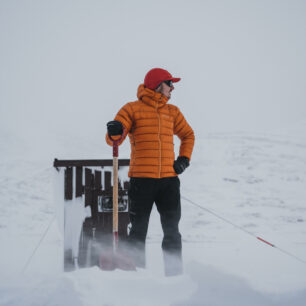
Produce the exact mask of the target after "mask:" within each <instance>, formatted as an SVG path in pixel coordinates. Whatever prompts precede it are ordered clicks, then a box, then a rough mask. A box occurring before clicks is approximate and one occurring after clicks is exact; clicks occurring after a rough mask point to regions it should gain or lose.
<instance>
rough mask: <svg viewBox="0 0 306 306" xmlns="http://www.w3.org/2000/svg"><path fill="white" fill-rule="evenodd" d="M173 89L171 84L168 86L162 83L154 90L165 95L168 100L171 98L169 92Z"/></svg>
mask: <svg viewBox="0 0 306 306" xmlns="http://www.w3.org/2000/svg"><path fill="white" fill-rule="evenodd" d="M173 89H174V86H173V84H172V85H171V86H168V85H167V84H166V83H164V82H162V83H161V84H160V86H159V87H158V88H157V89H156V92H160V93H162V94H163V95H165V96H166V97H167V98H168V99H170V98H171V91H172V90H173Z"/></svg>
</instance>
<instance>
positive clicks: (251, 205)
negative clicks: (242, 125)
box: [0, 132, 306, 306]
mask: <svg viewBox="0 0 306 306" xmlns="http://www.w3.org/2000/svg"><path fill="white" fill-rule="evenodd" d="M292 135H295V136H294V137H293V136H292ZM304 135H305V133H303V132H302V133H300V134H299V135H298V133H294V134H290V133H289V134H287V135H285V136H279V135H273V134H250V133H249V134H247V133H245V134H242V133H235V134H234V133H232V134H226V133H224V134H214V135H207V136H206V137H205V138H203V139H197V143H196V148H195V152H194V155H193V160H192V166H191V167H190V168H189V169H187V171H186V173H184V175H182V176H181V186H182V195H183V196H184V197H186V198H188V199H190V200H192V201H194V202H196V203H197V204H198V205H201V206H202V207H204V208H206V209H210V210H212V211H213V212H214V213H216V214H218V215H219V216H221V217H223V218H225V219H227V220H229V221H231V222H233V223H234V224H236V225H237V226H240V227H242V228H243V229H244V230H246V231H248V232H250V233H251V234H254V235H255V236H260V237H262V238H263V239H265V240H268V241H269V242H271V243H273V244H275V245H276V246H277V247H279V248H281V249H283V250H285V251H288V252H290V253H292V254H294V255H295V256H297V257H299V258H301V259H302V260H304V261H306V188H305V186H306V185H305V184H306V137H304ZM4 140H5V139H4ZM5 143H8V142H7V139H6V142H5ZM12 146H13V145H12ZM14 146H15V145H14ZM1 147H2V148H4V147H5V146H4V143H3V142H2V143H1ZM1 152H4V153H2V156H1V161H0V171H1V172H0V173H1V175H0V186H1V188H0V207H1V210H0V240H1V245H2V248H1V252H0V270H1V276H0V305H10V306H13V305H14V306H15V305H24V306H28V305H75V306H78V305H86V306H87V305H93V306H94V305H209V306H211V305H233V306H240V305H241V306H242V305H243V306H245V305H305V303H306V264H305V263H302V262H300V261H298V260H296V259H295V258H293V257H290V256H288V255H286V254H284V253H283V252H281V251H279V250H278V249H276V248H272V247H270V246H268V245H266V244H264V243H262V242H260V241H258V240H257V239H256V238H255V237H252V236H251V235H248V234H246V233H245V232H243V231H242V230H239V229H237V228H235V227H234V226H232V225H230V224H228V223H226V222H224V221H222V220H220V219H218V218H216V216H214V215H212V214H209V213H208V212H207V211H205V210H202V209H200V208H199V207H196V206H194V205H192V204H190V203H189V202H187V201H186V200H182V220H181V227H180V228H181V232H182V236H183V248H184V249H183V251H184V262H185V267H184V268H185V273H184V275H182V276H179V277H173V278H165V277H164V276H163V268H162V257H161V250H160V242H161V239H162V232H161V228H160V224H159V218H158V213H157V212H156V210H154V211H153V213H152V218H151V223H150V228H149V236H148V247H147V250H148V252H147V253H148V268H147V269H146V270H139V271H137V273H135V272H123V271H115V272H104V271H101V270H99V269H98V268H97V267H93V268H90V269H82V270H78V271H75V272H71V273H63V272H62V236H61V233H60V231H59V227H58V222H57V219H56V217H55V205H54V201H53V174H54V169H53V168H52V162H53V160H52V159H49V158H48V159H45V160H43V159H42V160H40V161H37V160H36V161H35V160H34V159H31V158H20V157H19V158H17V157H15V156H16V155H13V154H10V151H9V150H2V151H1ZM54 157H56V156H54ZM57 157H58V156H57ZM81 158H83V156H81ZM50 224H51V226H50V228H49V230H48V232H47V234H46V236H45V237H44V239H43V240H42V242H41V244H40V247H39V248H38V249H37V251H36V253H35V254H34V256H33V258H32V259H31V261H30V262H29V264H28V265H27V266H26V264H27V263H28V259H29V258H30V256H31V255H32V253H33V250H34V249H35V247H36V246H37V244H38V242H39V241H40V239H41V238H42V236H43V235H44V233H45V232H46V229H47V228H48V227H49V225H50ZM25 267H26V269H25ZM24 269H25V270H24Z"/></svg>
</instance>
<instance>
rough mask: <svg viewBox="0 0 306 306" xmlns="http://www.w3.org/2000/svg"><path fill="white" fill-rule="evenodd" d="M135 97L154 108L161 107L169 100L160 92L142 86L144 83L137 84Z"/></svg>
mask: <svg viewBox="0 0 306 306" xmlns="http://www.w3.org/2000/svg"><path fill="white" fill-rule="evenodd" d="M137 97H138V99H139V100H140V101H142V102H144V103H145V104H148V105H150V106H153V107H155V108H160V107H163V106H164V105H166V103H167V102H168V100H169V99H168V98H167V97H166V96H165V95H163V94H162V93H159V92H155V91H154V90H151V89H149V88H146V87H144V84H140V85H139V86H138V90H137Z"/></svg>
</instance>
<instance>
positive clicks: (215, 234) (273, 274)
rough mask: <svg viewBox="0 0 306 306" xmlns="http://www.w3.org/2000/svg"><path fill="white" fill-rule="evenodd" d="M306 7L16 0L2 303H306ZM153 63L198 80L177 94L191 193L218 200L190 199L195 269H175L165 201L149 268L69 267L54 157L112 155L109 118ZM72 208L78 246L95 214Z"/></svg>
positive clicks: (4, 66)
mask: <svg viewBox="0 0 306 306" xmlns="http://www.w3.org/2000/svg"><path fill="white" fill-rule="evenodd" d="M305 9H306V3H305V2H303V1H299V0H291V1H287V0H282V1H279V0H271V1H266V0H256V1H241V0H232V1H227V0H218V1H209V0H208V1H191V2H186V1H170V0H169V1H168V0H163V1H161V0H155V1H143V0H130V1H117V2H114V1H106V0H105V1H99V0H89V1H88V0H86V1H84V0H78V1H70V0H65V1H63V0H60V1H59V0H53V1H14V0H3V1H0V41H1V48H0V67H1V69H0V242H1V251H0V305H1V306H2V305H3V306H4V305H5V306H18V305H22V306H30V305H31V306H33V305H37V306H41V305H49V306H55V305H76V306H83V305H84V306H85V305H86V306H87V305H94V306H95V305H99V306H100V305H133V306H134V305H141V306H143V305H188V306H189V305H207V306H212V305H220V306H221V305H222V306H224V305H233V306H245V305H264V306H265V305H267V306H272V305H294V306H299V305H303V306H304V305H306V273H305V272H306V266H305V264H304V263H302V262H301V261H299V260H297V259H296V258H295V257H294V256H296V257H298V258H300V259H302V260H304V261H305V260H306V226H305V224H306V200H305V199H306V188H305V186H306V121H305V118H306V104H305V100H306V95H305V80H306V74H305V73H306V69H305V67H306V66H305V64H306V61H305V59H306V57H305V54H306V44H305V33H304V32H305V26H306V19H305ZM153 67H162V68H166V69H168V70H169V71H170V72H171V73H173V74H174V75H175V76H179V77H182V80H181V82H180V83H178V84H176V86H175V91H174V92H173V93H172V98H171V103H173V104H175V105H177V106H178V107H179V108H180V109H181V110H182V112H183V114H184V116H185V117H186V119H187V120H188V122H190V125H191V126H192V127H193V129H194V131H195V135H196V145H195V150H194V154H193V156H192V162H191V166H190V167H189V168H188V169H187V170H186V172H185V173H184V174H183V175H181V176H180V179H181V193H182V196H183V197H185V198H186V199H189V200H191V201H193V202H194V203H196V204H197V205H199V206H201V207H203V209H201V208H199V207H198V206H195V205H193V204H191V203H190V202H188V201H186V200H184V199H182V219H181V223H180V230H181V233H182V238H183V258H184V274H183V275H181V276H178V277H171V278H166V277H164V275H163V262H162V252H161V246H160V245H161V240H162V230H161V226H160V221H159V216H158V213H157V211H156V209H153V212H152V215H151V219H150V225H149V232H148V239H147V262H148V267H147V269H139V270H137V272H125V271H117V270H116V271H113V272H105V271H101V270H99V269H98V268H97V267H92V268H88V269H80V270H76V271H73V272H68V273H64V272H63V256H64V248H63V238H64V237H63V235H64V232H63V225H64V218H63V215H64V214H63V212H64V209H68V210H69V209H71V207H69V203H66V204H64V203H63V193H62V186H63V176H62V175H59V173H58V172H57V171H56V170H55V169H54V168H53V166H52V163H53V159H54V158H58V159H104V158H108V159H109V158H111V148H110V147H109V146H107V145H106V144H105V141H104V135H105V125H106V122H107V121H109V120H111V119H112V118H113V117H114V115H115V113H116V112H117V111H118V110H119V108H120V107H122V105H123V104H125V103H126V102H128V101H134V100H135V99H136V96H135V93H136V90H137V87H138V85H139V84H140V82H142V80H143V77H144V74H145V73H146V72H147V71H148V70H149V69H151V68H153ZM178 148H179V141H178V140H177V139H176V140H175V149H176V153H177V152H178ZM129 153H130V148H129V144H128V141H126V142H125V143H124V144H123V145H122V146H121V147H120V150H119V154H120V158H129ZM65 205H66V207H65ZM72 209H77V211H74V213H75V214H76V215H77V216H79V220H78V221H79V222H78V224H75V223H74V222H72V226H73V227H75V228H74V230H73V231H72V232H70V238H71V247H73V248H74V250H75V251H76V240H77V234H78V233H79V230H80V224H81V220H82V219H83V218H84V215H85V214H87V213H88V211H84V210H83V207H82V206H81V203H75V205H73V208H72ZM207 209H208V210H209V211H212V212H213V214H211V213H209V212H208V211H207ZM216 215H217V216H218V217H216ZM220 218H221V219H220ZM222 218H224V219H226V220H228V221H230V222H232V223H233V224H235V226H233V225H231V224H229V223H228V222H224V221H223V220H222ZM237 226H238V227H241V228H242V229H243V230H240V229H239V228H237ZM248 233H249V234H248ZM257 236H258V237H261V238H262V239H265V240H266V241H268V242H270V243H272V244H275V245H276V246H277V248H273V247H271V246H269V245H267V244H265V243H263V242H261V241H259V240H258V239H256V237H257ZM281 250H284V251H285V252H288V253H290V254H292V255H294V256H290V255H288V254H285V253H284V252H282V251H281Z"/></svg>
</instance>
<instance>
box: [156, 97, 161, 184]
mask: <svg viewBox="0 0 306 306" xmlns="http://www.w3.org/2000/svg"><path fill="white" fill-rule="evenodd" d="M156 113H157V117H158V142H159V169H158V178H160V172H161V141H160V115H159V113H158V108H157V102H156Z"/></svg>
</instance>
